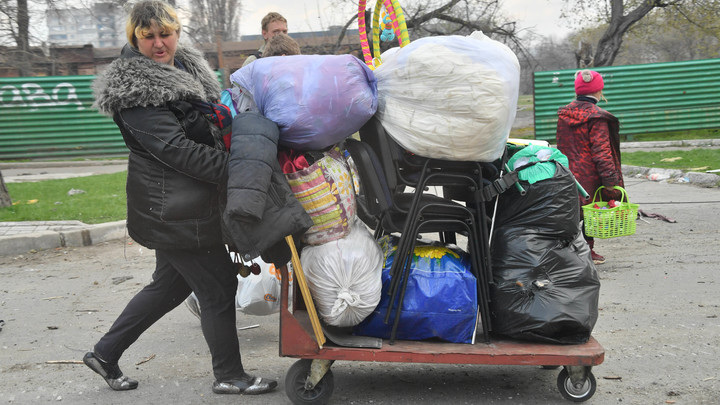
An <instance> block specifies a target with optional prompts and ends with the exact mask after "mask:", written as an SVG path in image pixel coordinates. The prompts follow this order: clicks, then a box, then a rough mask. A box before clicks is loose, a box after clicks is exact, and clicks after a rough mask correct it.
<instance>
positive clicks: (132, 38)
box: [125, 0, 182, 48]
mask: <svg viewBox="0 0 720 405" xmlns="http://www.w3.org/2000/svg"><path fill="white" fill-rule="evenodd" d="M153 24H157V26H158V27H159V28H160V31H161V32H163V33H171V32H173V31H175V32H177V34H178V36H180V31H181V30H182V25H181V24H180V19H179V18H178V16H177V12H176V11H175V9H174V8H173V7H172V6H171V5H170V4H168V3H165V2H164V1H160V0H149V1H142V2H140V3H137V4H135V6H134V7H133V8H132V11H130V16H129V17H128V20H127V24H126V25H125V34H126V35H127V40H128V43H129V44H130V45H132V46H133V47H134V48H137V39H138V38H144V37H145V36H147V34H148V32H149V31H150V28H151V27H152V26H153Z"/></svg>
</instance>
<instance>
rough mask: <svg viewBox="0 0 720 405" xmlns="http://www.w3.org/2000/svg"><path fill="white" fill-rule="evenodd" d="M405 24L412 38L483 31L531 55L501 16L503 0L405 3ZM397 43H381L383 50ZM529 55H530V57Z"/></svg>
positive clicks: (368, 16) (342, 32) (341, 35)
mask: <svg viewBox="0 0 720 405" xmlns="http://www.w3.org/2000/svg"><path fill="white" fill-rule="evenodd" d="M403 11H404V14H405V23H406V25H407V28H408V31H409V33H410V38H411V39H417V38H420V37H426V36H436V35H468V34H470V33H472V32H473V31H482V32H483V33H485V35H487V36H489V37H491V38H493V39H495V40H498V41H501V42H504V43H506V44H507V45H508V46H510V47H511V48H513V50H514V51H515V52H518V53H521V54H528V53H527V50H526V49H525V47H524V46H523V44H522V43H521V41H520V40H519V38H518V30H517V28H516V23H515V22H514V21H512V20H510V19H508V18H507V17H505V16H504V15H503V14H502V10H501V1H500V0H415V1H407V2H403ZM371 13H372V9H369V10H367V11H366V18H365V21H366V29H367V30H368V31H367V34H368V37H371V28H370V25H371ZM356 18H357V15H353V16H352V17H351V18H350V19H348V21H347V22H346V23H345V26H344V27H343V29H342V30H340V33H339V37H338V40H337V42H336V44H335V47H336V49H335V51H337V49H338V48H339V46H340V44H341V42H342V39H343V38H344V36H345V32H346V30H347V28H348V27H350V25H351V24H352V23H353V21H355V19H356ZM392 46H397V41H395V42H394V43H382V44H381V51H384V50H386V49H387V48H390V47H392ZM528 55H529V54H528Z"/></svg>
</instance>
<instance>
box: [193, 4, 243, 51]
mask: <svg viewBox="0 0 720 405" xmlns="http://www.w3.org/2000/svg"><path fill="white" fill-rule="evenodd" d="M240 11H241V1H240V0H190V23H189V24H188V25H187V26H186V27H185V31H186V32H187V34H188V35H189V36H190V38H191V39H192V40H193V41H195V42H196V43H212V42H216V41H217V40H218V39H220V40H222V41H237V40H238V39H239V29H238V28H239V20H240Z"/></svg>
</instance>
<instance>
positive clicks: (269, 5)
mask: <svg viewBox="0 0 720 405" xmlns="http://www.w3.org/2000/svg"><path fill="white" fill-rule="evenodd" d="M355 4H357V3H355ZM367 4H368V5H367V7H371V6H374V5H375V2H374V1H367ZM562 4H563V0H504V1H503V5H502V10H504V13H505V14H506V15H508V16H510V17H512V18H514V19H515V20H517V22H518V23H519V28H521V29H523V28H533V29H534V30H535V31H536V32H537V33H538V34H541V35H546V36H547V35H553V36H557V37H561V36H563V35H565V34H567V33H568V32H569V31H570V30H569V29H568V27H567V26H566V25H565V22H564V21H562V20H560V8H561V6H562ZM400 5H401V6H402V5H403V2H402V0H401V1H400ZM242 7H243V10H242V16H241V17H240V33H241V34H242V35H252V34H259V33H260V20H261V19H262V17H263V16H264V15H265V14H267V13H268V12H269V11H277V12H279V13H280V14H282V15H284V16H285V18H287V19H288V25H289V27H288V29H289V31H290V32H291V35H292V32H304V31H315V30H320V29H322V28H327V27H328V26H330V25H344V24H345V22H346V20H347V18H348V16H351V15H352V13H353V12H355V10H357V5H353V3H350V4H348V5H347V6H346V7H347V8H344V9H343V10H338V9H336V8H334V7H333V6H332V4H331V2H330V1H329V0H274V1H267V0H242ZM353 28H357V23H356V24H354V25H353Z"/></svg>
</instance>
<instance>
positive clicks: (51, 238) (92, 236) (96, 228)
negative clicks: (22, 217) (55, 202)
mask: <svg viewBox="0 0 720 405" xmlns="http://www.w3.org/2000/svg"><path fill="white" fill-rule="evenodd" d="M124 237H125V221H124V220H122V221H116V222H107V223H104V224H97V225H87V226H86V227H83V228H75V229H71V230H67V231H40V232H34V233H28V234H18V235H8V236H0V255H13V254H20V253H27V252H29V251H32V250H45V249H56V248H61V247H81V246H90V245H93V244H96V243H102V242H107V241H110V240H115V239H122V238H124Z"/></svg>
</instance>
